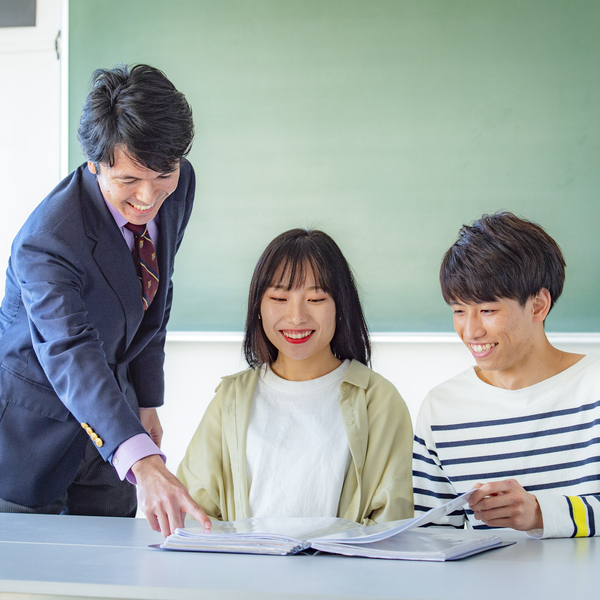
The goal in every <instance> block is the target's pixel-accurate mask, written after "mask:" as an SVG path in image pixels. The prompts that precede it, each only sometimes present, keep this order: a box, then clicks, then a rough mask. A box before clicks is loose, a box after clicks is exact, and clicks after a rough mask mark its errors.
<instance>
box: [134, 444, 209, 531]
mask: <svg viewBox="0 0 600 600" xmlns="http://www.w3.org/2000/svg"><path fill="white" fill-rule="evenodd" d="M131 470H132V471H133V474H134V475H135V478H136V480H137V494H138V501H139V504H140V508H141V509H142V512H143V513H144V515H146V519H148V523H150V527H152V529H154V531H160V532H161V533H162V534H163V536H164V537H167V536H168V535H170V534H171V533H173V532H174V531H175V529H176V528H177V527H183V526H184V518H185V514H186V513H188V514H190V515H191V516H192V517H194V519H196V521H198V522H199V523H201V524H202V525H203V526H204V528H205V529H210V527H211V522H210V519H209V518H208V517H207V516H206V515H205V514H204V511H203V510H202V509H201V508H199V507H198V505H197V504H196V503H195V502H194V501H193V500H192V497H191V496H190V495H189V494H188V491H187V490H186V489H185V487H184V486H183V485H182V484H181V483H180V481H179V480H178V479H177V477H175V475H173V474H172V473H170V472H169V471H168V469H167V467H166V466H165V463H164V462H163V460H162V458H161V457H160V456H159V455H158V454H153V455H151V456H147V457H146V458H142V459H141V460H138V461H137V462H136V463H135V464H134V465H133V466H132V467H131Z"/></svg>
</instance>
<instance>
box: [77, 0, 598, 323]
mask: <svg viewBox="0 0 600 600" xmlns="http://www.w3.org/2000/svg"><path fill="white" fill-rule="evenodd" d="M69 19H70V21H69V25H70V30H69V102H70V108H69V114H70V121H69V124H70V163H71V166H72V167H73V168H74V167H75V166H76V165H78V164H79V163H80V162H81V161H82V155H81V152H80V149H79V147H78V144H77V140H76V128H77V121H78V116H79V110H80V107H81V104H82V102H83V99H84V97H85V95H86V92H87V86H88V82H89V77H90V75H91V73H92V71H93V70H94V69H95V68H97V67H110V66H114V65H115V64H116V63H118V62H125V63H135V62H147V63H150V64H152V65H155V66H157V67H159V68H161V69H163V70H164V71H165V72H166V73H167V75H168V76H169V77H170V78H171V80H172V81H173V82H174V83H175V85H176V86H177V87H178V88H179V89H180V90H181V91H183V92H184V93H185V94H186V96H187V97H188V99H189V101H190V103H191V104H192V106H193V109H194V115H195V122H196V142H195V145H194V148H193V150H192V153H191V155H190V160H191V161H192V163H193V164H194V166H195V168H196V174H197V179H198V187H197V201H196V207H195V212H194V215H193V218H192V223H191V224H190V227H189V229H188V232H187V235H186V239H185V241H184V244H183V246H182V249H181V251H180V254H179V256H178V262H177V271H176V276H175V285H176V288H175V294H176V296H175V304H174V308H173V313H172V318H171V329H173V330H193V331H239V330H241V329H242V328H243V325H244V316H245V302H246V294H247V289H248V284H249V281H250V276H251V273H252V269H253V267H254V264H255V262H256V260H257V258H258V256H259V255H260V253H261V251H262V249H263V248H264V247H265V245H266V244H267V243H268V242H269V241H270V240H271V239H272V238H273V237H274V236H276V235H277V234H279V233H280V232H282V231H284V230H286V229H289V228H292V227H297V226H308V227H313V228H320V229H323V230H325V231H327V232H328V233H330V234H331V235H332V236H333V237H334V238H335V239H336V240H337V241H338V243H339V244H340V246H341V248H342V250H343V251H344V253H345V255H346V256H347V258H348V260H349V261H350V263H351V264H352V266H353V268H354V271H355V274H356V276H357V279H358V281H359V284H360V286H361V293H362V298H363V303H364V307H365V311H366V314H367V319H368V322H369V325H370V327H371V329H372V330H373V331H449V330H451V328H452V325H451V317H450V312H449V309H448V307H446V306H445V304H444V302H443V300H442V298H441V295H440V292H439V286H438V282H437V272H438V267H439V263H440V259H441V256H442V254H443V252H444V251H445V250H446V249H447V248H448V247H449V246H450V245H451V244H452V243H453V241H454V240H455V238H456V233H457V231H458V229H459V227H460V226H461V224H463V223H465V222H470V221H472V220H473V219H475V218H477V217H479V216H480V215H481V214H482V213H484V212H493V211H495V210H498V209H507V210H512V211H513V212H516V213H517V214H520V215H523V216H525V217H528V218H530V219H533V220H536V221H538V222H540V223H541V224H542V225H544V226H545V227H546V229H547V230H548V231H549V233H550V234H551V235H553V236H554V237H555V238H556V240H557V241H558V242H559V244H560V245H561V247H562V248H563V251H564V253H565V256H566V260H567V265H568V267H567V284H566V288H565V292H564V295H563V297H562V298H561V299H560V301H559V303H558V304H557V306H556V308H555V309H554V311H553V313H552V314H551V315H550V317H549V319H548V325H547V328H548V330H550V331H573V332H595V331H600V307H599V303H598V298H599V297H600V260H599V259H600V236H599V235H598V233H597V230H598V226H599V224H600V198H599V196H600V166H599V165H600V35H599V34H598V31H599V27H600V2H598V0H577V1H576V2H574V1H573V0H528V1H527V2H523V1H522V0H498V1H495V2H487V1H486V2H483V1H481V0H419V1H415V0H360V1H359V0H218V1H216V0H170V1H169V2H166V1H165V0H102V1H101V2H99V1H98V0H72V1H71V2H70V15H69Z"/></svg>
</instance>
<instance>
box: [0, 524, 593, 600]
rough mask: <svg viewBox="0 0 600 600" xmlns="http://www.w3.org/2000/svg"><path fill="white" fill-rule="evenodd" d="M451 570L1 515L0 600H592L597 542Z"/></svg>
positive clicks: (530, 543) (528, 548)
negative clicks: (188, 542) (173, 542)
mask: <svg viewBox="0 0 600 600" xmlns="http://www.w3.org/2000/svg"><path fill="white" fill-rule="evenodd" d="M502 537H504V538H506V539H517V540H518V543H517V544H516V545H514V546H510V547H507V548H501V549H499V550H493V551H491V552H487V553H484V554H480V555H477V556H474V557H471V558H467V559H464V560H462V561H457V562H449V563H425V562H403V561H385V560H373V559H364V558H348V557H338V556H332V555H320V556H283V557H277V556H248V555H233V554H232V555H225V554H201V553H186V552H167V551H163V550H154V549H151V548H148V547H147V545H148V544H154V543H158V542H160V541H161V539H162V538H161V536H160V535H159V534H157V533H155V532H153V531H152V530H151V529H150V528H149V526H148V524H147V523H146V521H145V520H142V519H116V518H102V517H73V516H69V517H67V516H62V517H61V516H50V515H12V514H0V600H4V598H7V597H10V598H23V599H25V598H27V600H33V599H36V600H41V598H49V597H53V598H55V597H56V596H59V597H61V596H62V597H69V598H71V600H72V599H73V597H78V598H82V597H83V598H152V599H163V598H164V599H169V600H178V599H180V598H182V599H183V598H185V599H187V598H193V599H205V598H208V599H218V600H224V599H227V600H229V599H233V598H243V599H245V600H258V599H261V600H269V599H271V598H284V599H296V600H299V599H301V598H302V599H311V600H317V599H319V600H321V599H325V598H327V599H332V598H335V599H342V598H353V599H359V598H411V599H413V600H415V599H428V600H432V599H434V598H443V599H445V600H454V599H456V600H459V599H460V600H470V599H473V600H494V599H499V600H500V599H501V600H506V598H511V599H518V598H527V599H528V600H531V599H534V598H543V599H544V600H552V599H554V598H557V599H560V600H565V598H598V597H599V596H600V582H598V576H597V575H594V574H595V573H597V569H598V565H599V564H600V540H597V539H566V540H544V541H537V540H530V539H527V538H526V536H525V535H524V534H520V533H516V532H507V533H502Z"/></svg>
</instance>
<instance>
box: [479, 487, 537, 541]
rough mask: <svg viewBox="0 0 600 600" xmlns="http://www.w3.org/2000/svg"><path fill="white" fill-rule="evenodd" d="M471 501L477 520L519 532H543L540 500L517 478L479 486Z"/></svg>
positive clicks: (491, 525)
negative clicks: (524, 487) (540, 530)
mask: <svg viewBox="0 0 600 600" xmlns="http://www.w3.org/2000/svg"><path fill="white" fill-rule="evenodd" d="M473 487H476V488H478V490H477V491H476V492H474V493H473V495H472V496H471V497H470V498H469V508H470V509H471V510H472V511H473V512H474V513H475V518H476V519H477V520H479V521H483V522H484V523H485V524H486V525H489V526H490V527H512V529H517V530H519V531H530V530H531V529H542V528H543V527H544V521H543V519H542V511H541V510H540V505H539V504H538V501H537V498H536V497H535V496H534V495H533V494H530V493H529V492H526V491H525V490H524V489H523V488H522V487H521V485H520V484H519V482H518V481H516V480H515V479H506V480H505V481H492V482H491V483H485V484H483V485H482V484H481V483H477V484H475V485H474V486H473Z"/></svg>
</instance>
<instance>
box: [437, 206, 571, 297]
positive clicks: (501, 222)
mask: <svg viewBox="0 0 600 600" xmlns="http://www.w3.org/2000/svg"><path fill="white" fill-rule="evenodd" d="M565 266H566V263H565V260H564V258H563V255H562V252H561V250H560V248H559V246H558V244H557V243H556V242H555V241H554V240H553V239H552V238H551V237H550V236H549V235H548V234H547V233H546V231H545V230H544V229H543V228H542V227H541V226H540V225H538V224H537V223H533V222H532V221H528V220H526V219H521V218H519V217H517V216H515V215H514V214H512V213H510V212H497V213H495V214H493V215H483V216H482V217H481V219H478V220H477V221H474V222H473V224H472V225H463V227H462V228H461V229H460V231H459V232H458V239H457V240H456V242H455V243H454V244H453V245H452V246H451V247H450V249H449V250H448V251H447V252H446V254H445V255H444V258H443V260H442V266H441V268H440V283H441V286H442V295H443V296H444V300H445V301H446V302H447V303H448V304H454V303H457V302H466V303H481V302H493V301H495V300H499V299H501V298H509V299H512V300H518V301H519V303H520V304H521V306H525V304H526V302H527V300H529V298H531V297H533V296H535V295H536V294H537V293H538V292H539V291H540V290H541V289H542V288H546V289H547V290H548V291H549V292H550V297H551V305H550V308H552V306H554V303H555V302H556V301H557V300H558V298H559V296H560V295H561V293H562V289H563V285H564V282H565Z"/></svg>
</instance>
